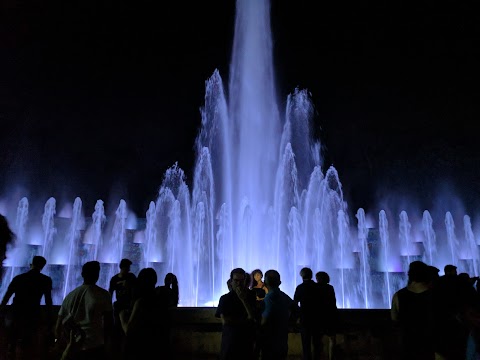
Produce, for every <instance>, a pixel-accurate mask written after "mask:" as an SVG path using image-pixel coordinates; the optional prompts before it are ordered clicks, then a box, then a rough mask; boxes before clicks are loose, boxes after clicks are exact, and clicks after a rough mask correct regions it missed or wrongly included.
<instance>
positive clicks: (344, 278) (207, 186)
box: [0, 0, 479, 309]
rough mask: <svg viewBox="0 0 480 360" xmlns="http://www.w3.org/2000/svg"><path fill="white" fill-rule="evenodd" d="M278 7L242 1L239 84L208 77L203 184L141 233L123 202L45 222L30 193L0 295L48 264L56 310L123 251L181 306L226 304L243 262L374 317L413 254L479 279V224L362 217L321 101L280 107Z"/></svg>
mask: <svg viewBox="0 0 480 360" xmlns="http://www.w3.org/2000/svg"><path fill="white" fill-rule="evenodd" d="M269 13H270V4H269V2H268V1H266V0H265V1H258V0H242V1H238V2H237V13H236V23H235V37H234V43H233V51H232V61H231V67H230V74H229V83H228V87H227V88H224V86H225V85H226V84H225V83H224V80H223V79H222V77H221V75H220V73H219V71H217V70H216V71H214V72H213V74H212V76H211V77H210V78H209V79H208V80H207V81H206V87H205V104H204V106H203V108H202V111H201V129H200V131H199V133H198V136H197V139H196V143H195V149H196V163H195V168H194V176H193V186H192V189H189V187H188V186H187V182H186V178H185V174H184V171H183V170H182V169H181V168H180V167H179V165H178V164H174V165H173V166H172V167H171V168H169V169H168V170H167V171H166V172H165V175H164V179H163V182H162V183H161V186H160V189H159V192H158V197H157V198H156V199H153V200H152V201H151V202H150V205H149V208H148V209H146V213H145V216H139V217H138V218H136V224H134V225H130V222H129V217H131V215H132V214H129V210H128V204H127V203H126V202H125V201H124V200H120V203H119V205H118V208H117V210H116V211H115V213H114V214H106V213H105V210H104V204H103V201H102V200H98V201H97V204H96V205H95V211H94V213H93V214H87V215H86V216H84V214H83V209H82V201H81V199H80V198H79V197H77V198H76V199H75V201H74V204H73V206H72V207H71V209H70V211H69V212H70V213H71V216H60V215H58V214H57V212H56V206H57V204H56V201H55V199H54V198H50V199H48V200H47V202H46V204H45V206H44V212H43V214H39V216H38V219H41V223H42V226H39V225H38V224H37V222H38V221H39V220H37V218H35V217H34V216H32V214H31V213H29V201H30V202H32V200H31V199H30V200H27V199H26V198H22V199H21V200H20V201H19V202H18V206H17V210H18V211H17V213H16V216H15V215H12V214H9V213H6V214H5V215H6V216H7V218H8V219H10V223H11V224H15V227H14V231H15V232H16V234H17V240H16V242H15V244H14V245H13V246H12V247H11V248H10V249H9V252H8V258H7V260H6V261H5V266H6V271H5V272H4V278H3V279H2V287H1V289H0V295H3V293H4V292H5V290H6V286H7V285H8V282H9V281H10V279H11V278H12V277H13V276H14V275H15V274H17V273H19V272H21V271H24V270H26V269H27V268H28V264H29V261H30V260H31V256H32V255H33V254H43V255H44V256H45V257H46V258H47V261H48V263H47V266H46V268H45V273H47V274H49V275H50V276H52V278H53V280H54V296H53V297H54V302H55V303H57V304H59V303H60V302H61V301H62V299H63V297H64V296H65V294H66V293H67V292H68V291H70V290H71V289H72V288H73V287H75V286H77V285H79V283H80V281H81V279H79V269H80V266H81V263H82V262H84V261H88V260H93V259H96V260H99V261H100V262H101V264H102V273H101V279H100V280H99V283H98V284H99V285H100V286H102V287H105V288H106V287H108V280H109V278H110V276H112V275H113V274H114V273H115V272H116V271H117V270H118V268H117V267H118V263H119V262H120V259H121V258H123V257H128V258H130V259H132V261H134V264H133V266H132V270H133V271H134V272H137V271H138V270H139V269H140V268H142V267H153V268H155V269H156V270H157V273H158V276H159V279H163V276H164V275H165V274H166V273H167V272H173V273H175V274H176V275H177V276H178V279H179V286H180V306H213V305H215V304H216V303H217V301H218V299H219V297H220V295H222V294H223V293H225V292H226V291H227V287H226V281H227V279H228V277H229V272H230V270H231V269H232V268H234V267H243V268H244V269H246V270H247V271H252V270H253V269H256V268H260V269H262V270H263V271H266V270H268V269H277V270H278V271H279V272H280V274H281V276H282V285H281V287H282V289H283V290H284V291H285V292H287V293H289V294H291V295H292V294H293V292H294V290H295V287H296V285H298V283H299V282H300V281H301V279H300V276H299V271H300V269H301V268H302V267H304V266H308V267H311V268H312V270H313V271H314V272H317V271H320V270H322V271H326V272H328V273H329V275H330V277H331V284H332V285H333V286H334V287H335V289H336V295H337V302H338V306H339V307H341V308H366V309H372V308H388V307H389V306H390V300H391V297H392V295H393V293H394V292H395V291H396V290H398V289H399V288H400V287H403V286H405V282H406V275H405V273H406V270H407V268H408V263H409V262H410V261H413V260H417V259H423V260H424V261H426V262H428V263H429V264H432V265H434V266H437V267H438V268H440V269H443V266H444V265H445V264H447V263H452V264H455V265H457V266H458V267H459V270H460V271H466V272H473V273H471V275H472V276H473V275H478V271H479V270H478V269H479V254H478V240H477V239H476V238H475V232H474V230H473V229H474V226H473V225H472V223H471V220H470V217H468V216H467V217H464V229H465V234H464V235H465V239H464V240H463V237H462V236H461V235H460V234H457V233H455V226H454V222H455V219H454V214H452V212H451V211H446V212H445V211H444V212H443V214H440V215H438V216H437V217H435V216H433V217H432V216H431V214H430V212H429V211H427V210H421V211H419V209H415V208H412V209H401V211H399V212H398V213H395V211H393V210H389V209H388V208H384V209H381V210H380V211H379V213H378V215H376V214H373V213H370V214H366V213H365V211H364V209H358V210H357V213H356V216H353V217H352V216H351V214H350V209H349V208H348V206H347V203H346V202H345V201H344V198H343V191H342V184H341V182H340V179H339V175H338V173H337V171H336V169H335V168H334V167H333V166H330V167H328V168H326V169H324V164H323V161H322V154H321V150H320V149H321V146H320V142H319V141H318V140H316V139H314V138H313V135H312V134H313V131H312V126H313V125H312V123H313V115H314V109H313V105H312V102H311V100H310V94H309V93H308V91H307V90H301V89H294V91H293V92H292V93H291V94H290V95H289V96H288V98H287V99H286V106H285V108H284V109H281V108H280V106H279V104H278V103H277V100H276V99H277V95H276V86H275V78H274V73H273V59H272V39H271V33H270V14H269ZM227 94H230V96H227ZM407 211H408V213H407ZM422 211H423V212H422ZM437 213H438V211H437ZM418 214H420V215H418ZM461 215H462V214H457V216H461ZM463 215H465V214H463ZM441 216H445V219H444V221H442V220H441V219H440V220H439V219H438V217H441ZM355 217H356V221H354V218H355ZM375 218H377V221H375V220H374V219H375ZM417 218H421V220H418V219H417ZM142 219H143V222H142V221H141V220H142ZM375 222H376V223H377V224H378V225H377V226H375ZM395 228H397V229H398V232H397V231H395V230H394V229H395ZM40 229H42V230H40ZM38 234H41V235H38Z"/></svg>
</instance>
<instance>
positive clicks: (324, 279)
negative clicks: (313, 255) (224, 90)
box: [315, 271, 330, 284]
mask: <svg viewBox="0 0 480 360" xmlns="http://www.w3.org/2000/svg"><path fill="white" fill-rule="evenodd" d="M315 279H316V280H317V283H318V284H328V283H330V276H329V275H328V274H327V273H326V272H325V271H319V272H317V273H316V274H315Z"/></svg>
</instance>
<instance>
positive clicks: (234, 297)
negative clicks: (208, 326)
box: [216, 268, 256, 360]
mask: <svg viewBox="0 0 480 360" xmlns="http://www.w3.org/2000/svg"><path fill="white" fill-rule="evenodd" d="M230 279H231V280H232V281H231V283H232V291H230V292H228V293H227V294H224V295H222V296H221V297H220V300H219V302H218V307H217V311H216V316H217V317H220V318H221V319H222V324H223V329H222V343H221V349H220V359H221V360H227V359H228V360H237V359H238V360H248V359H252V357H253V348H254V341H255V302H256V299H255V293H253V292H252V291H250V290H249V289H248V287H247V286H246V283H245V280H246V276H245V270H243V269H242V268H236V269H233V270H232V271H231V273H230Z"/></svg>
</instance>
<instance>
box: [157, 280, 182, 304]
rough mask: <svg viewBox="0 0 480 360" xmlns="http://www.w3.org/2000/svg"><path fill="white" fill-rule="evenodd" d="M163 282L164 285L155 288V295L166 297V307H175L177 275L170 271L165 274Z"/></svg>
mask: <svg viewBox="0 0 480 360" xmlns="http://www.w3.org/2000/svg"><path fill="white" fill-rule="evenodd" d="M163 282H164V285H162V286H158V287H157V288H156V292H157V295H158V296H160V297H162V298H164V299H167V303H168V307H170V308H174V307H177V306H178V301H179V295H178V280H177V277H176V276H175V275H174V274H172V273H168V274H167V275H165V278H164V280H163Z"/></svg>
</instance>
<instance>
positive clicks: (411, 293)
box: [390, 261, 435, 360]
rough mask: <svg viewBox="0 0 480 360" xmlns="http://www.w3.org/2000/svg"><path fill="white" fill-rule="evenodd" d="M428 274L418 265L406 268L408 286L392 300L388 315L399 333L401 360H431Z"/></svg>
mask: <svg viewBox="0 0 480 360" xmlns="http://www.w3.org/2000/svg"><path fill="white" fill-rule="evenodd" d="M430 279H431V276H430V270H429V269H428V265H427V264H425V263H424V262H422V261H413V262H411V263H410V265H409V268H408V284H407V286H406V287H404V288H402V289H400V290H398V291H397V292H396V293H395V294H394V295H393V298H392V306H391V310H390V315H391V319H392V322H393V324H394V326H395V327H396V328H397V329H398V330H399V335H400V346H401V347H400V349H399V350H400V351H401V359H405V360H407V359H409V360H410V359H411V360H415V359H418V360H433V359H435V353H434V346H433V336H434V328H433V311H432V310H433V296H432V289H431V287H430Z"/></svg>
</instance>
